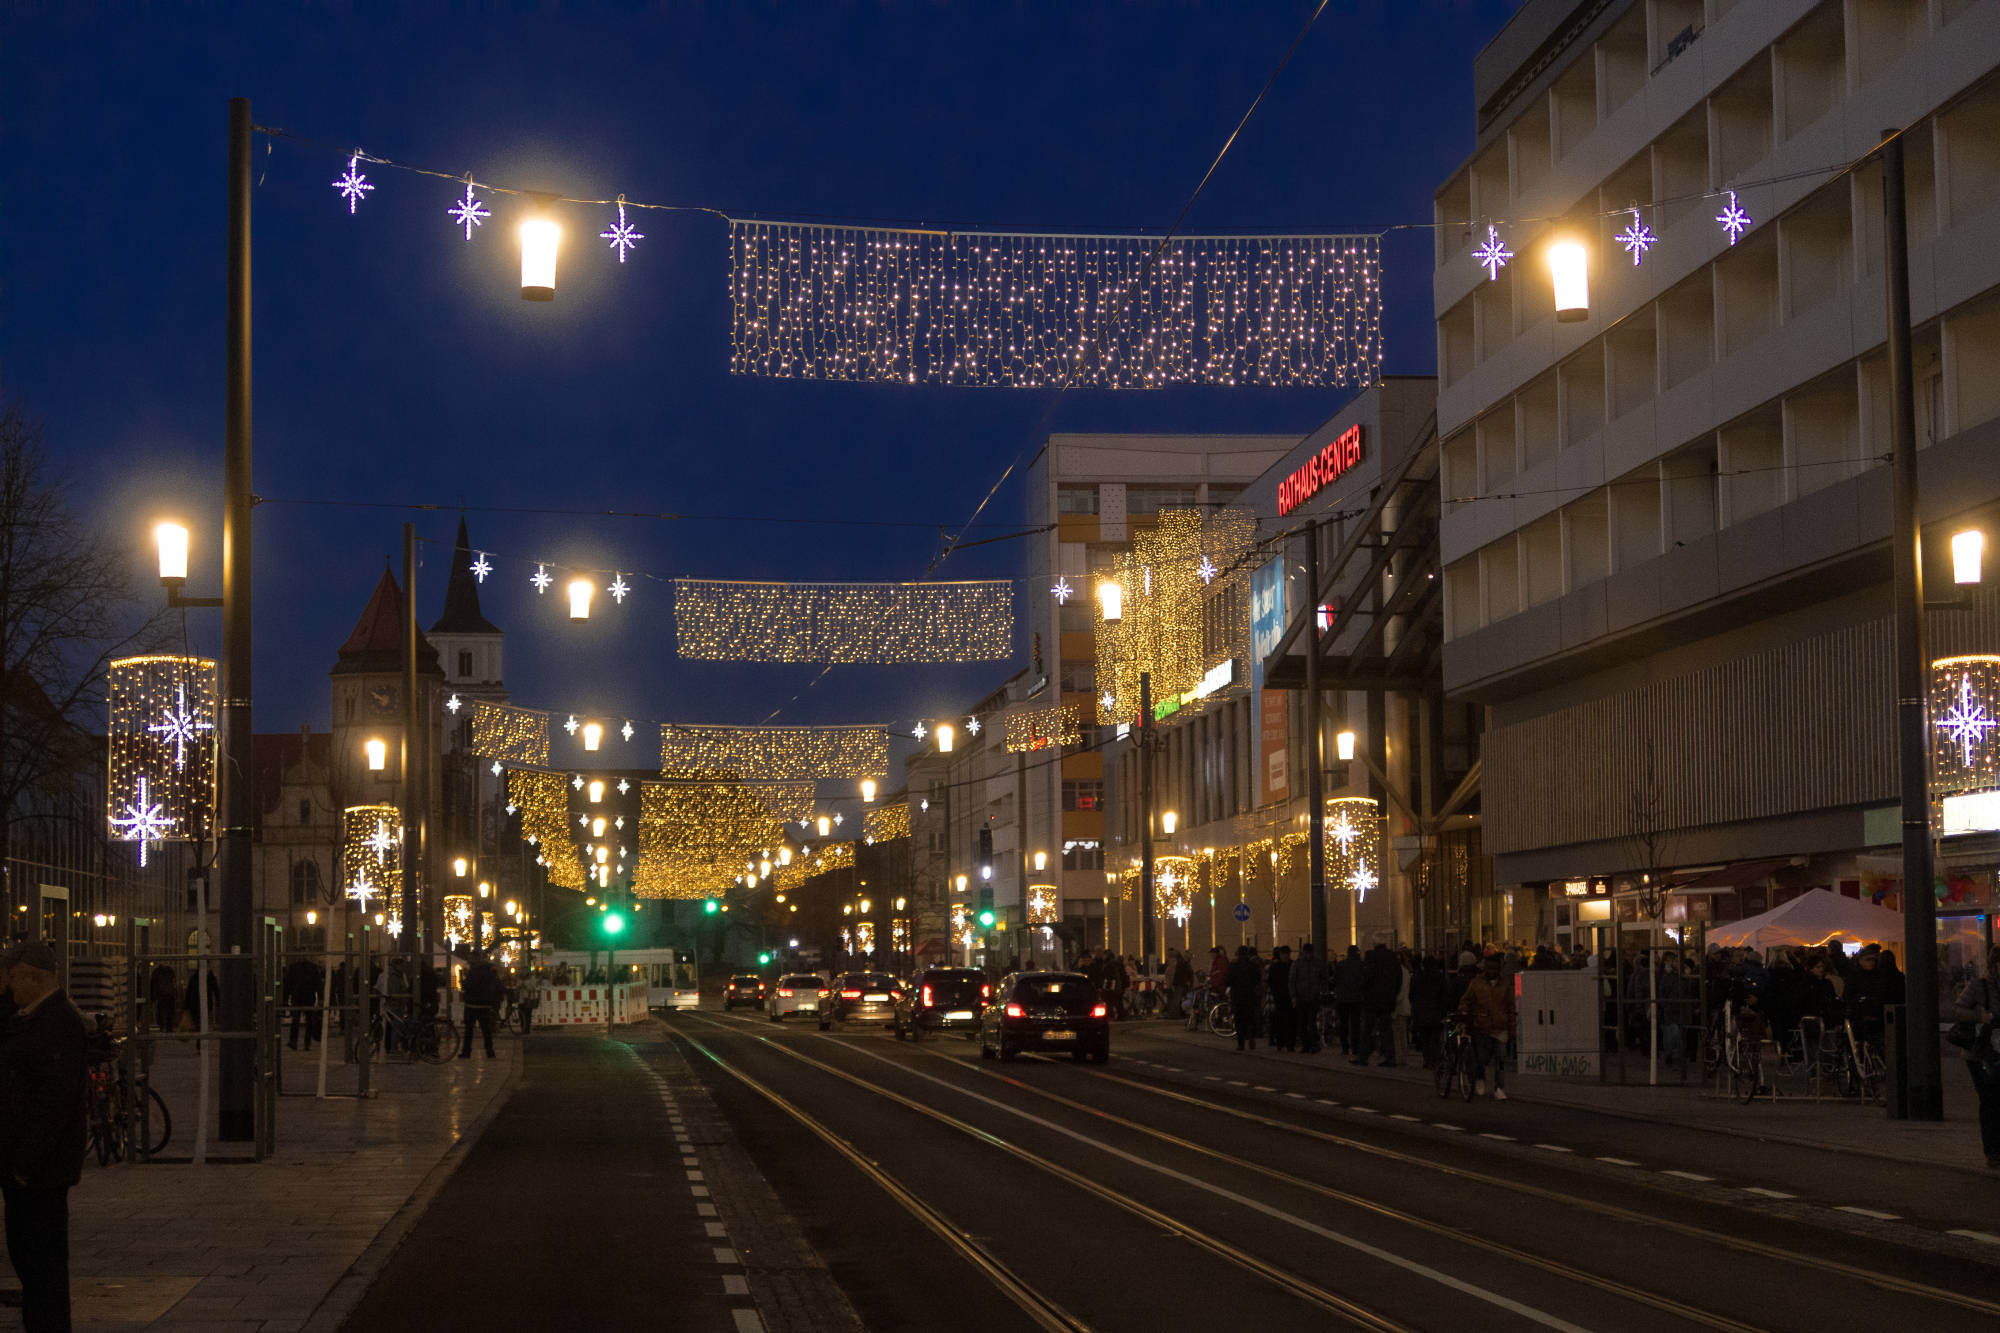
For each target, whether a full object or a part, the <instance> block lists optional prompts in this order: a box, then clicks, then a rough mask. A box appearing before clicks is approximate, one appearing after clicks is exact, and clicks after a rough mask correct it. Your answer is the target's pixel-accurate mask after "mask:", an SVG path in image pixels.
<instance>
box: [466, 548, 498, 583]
mask: <svg viewBox="0 0 2000 1333" xmlns="http://www.w3.org/2000/svg"><path fill="white" fill-rule="evenodd" d="M466 568H467V569H468V570H470V571H471V572H472V577H473V578H474V579H475V580H477V581H478V582H480V583H484V582H486V576H487V575H488V574H491V573H492V572H493V562H492V561H491V560H488V559H487V558H486V552H484V551H481V552H479V558H478V559H477V560H474V561H473V562H472V563H471V564H469V565H467V566H466Z"/></svg>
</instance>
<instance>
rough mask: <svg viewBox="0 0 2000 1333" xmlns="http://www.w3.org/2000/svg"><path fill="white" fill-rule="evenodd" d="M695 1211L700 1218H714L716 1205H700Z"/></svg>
mask: <svg viewBox="0 0 2000 1333" xmlns="http://www.w3.org/2000/svg"><path fill="white" fill-rule="evenodd" d="M694 1211H695V1214H696V1216H698V1217H714V1216H715V1205H714V1204H712V1203H698V1204H696V1205H695V1206H694Z"/></svg>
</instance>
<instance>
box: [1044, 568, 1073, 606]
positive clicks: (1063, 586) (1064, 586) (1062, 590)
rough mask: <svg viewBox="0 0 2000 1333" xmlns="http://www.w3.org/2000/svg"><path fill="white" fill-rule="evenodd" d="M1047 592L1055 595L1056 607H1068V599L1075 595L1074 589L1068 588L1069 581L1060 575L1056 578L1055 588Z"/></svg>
mask: <svg viewBox="0 0 2000 1333" xmlns="http://www.w3.org/2000/svg"><path fill="white" fill-rule="evenodd" d="M1049 591H1050V592H1052V593H1054V594H1055V596H1056V605H1057V606H1068V605H1069V599H1070V598H1071V597H1072V596H1074V595H1075V593H1076V589H1074V588H1072V587H1070V586H1069V580H1068V579H1066V578H1063V577H1062V576H1060V575H1058V576H1057V577H1056V586H1055V587H1053V588H1050V589H1049Z"/></svg>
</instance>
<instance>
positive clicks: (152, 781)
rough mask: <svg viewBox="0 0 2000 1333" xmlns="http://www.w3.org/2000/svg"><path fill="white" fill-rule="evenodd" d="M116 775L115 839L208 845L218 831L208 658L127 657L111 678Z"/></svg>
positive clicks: (111, 802) (142, 853)
mask: <svg viewBox="0 0 2000 1333" xmlns="http://www.w3.org/2000/svg"><path fill="white" fill-rule="evenodd" d="M106 677H107V682H106V683H107V692H108V694H109V696H110V703H111V726H110V732H109V735H110V751H111V761H110V762H111V770H110V778H109V781H108V783H107V785H106V789H105V797H106V802H105V803H106V818H107V820H108V822H109V827H110V833H111V836H112V837H113V838H114V839H117V840H119V841H124V842H136V843H138V844H139V864H141V865H144V864H145V863H146V847H147V846H148V845H149V844H152V843H160V842H186V841H192V840H196V839H201V838H206V837H208V836H209V835H210V833H212V832H213V830H214V827H215V774H216V764H215V754H216V749H215V741H216V711H215V710H216V686H215V682H216V673H215V663H214V662H213V661H211V660H209V659H208V658H205V657H174V656H168V655H164V654H149V655H146V656H142V657H122V658H119V659H117V660H116V661H114V662H112V663H111V664H110V668H109V670H108V671H107V672H106Z"/></svg>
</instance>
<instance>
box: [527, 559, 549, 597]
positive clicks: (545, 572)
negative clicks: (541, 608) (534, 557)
mask: <svg viewBox="0 0 2000 1333" xmlns="http://www.w3.org/2000/svg"><path fill="white" fill-rule="evenodd" d="M528 582H530V583H532V584H534V585H535V591H536V592H544V593H545V592H547V591H548V590H549V585H550V584H551V583H554V582H555V580H554V579H552V578H550V577H549V567H548V566H547V565H536V566H535V572H534V575H533V576H532V577H530V578H529V580H528Z"/></svg>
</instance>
